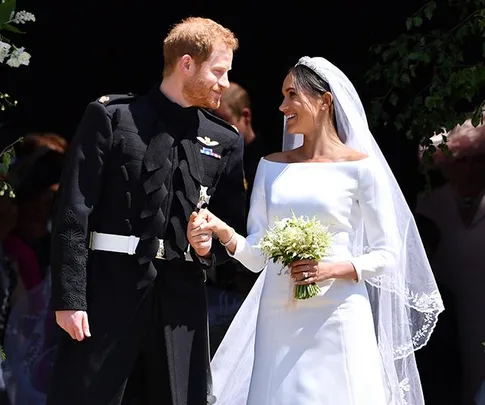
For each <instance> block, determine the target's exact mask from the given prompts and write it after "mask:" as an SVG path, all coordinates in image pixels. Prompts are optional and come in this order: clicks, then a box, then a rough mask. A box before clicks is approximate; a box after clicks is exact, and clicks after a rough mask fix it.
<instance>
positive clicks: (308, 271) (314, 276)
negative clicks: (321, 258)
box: [289, 260, 332, 285]
mask: <svg viewBox="0 0 485 405" xmlns="http://www.w3.org/2000/svg"><path fill="white" fill-rule="evenodd" d="M289 268H290V274H291V277H292V278H293V280H294V281H295V284H297V285H306V284H312V283H320V282H322V281H325V280H328V279H329V278H332V264H331V263H325V262H317V261H316V260H297V261H294V262H293V263H291V264H290V266H289Z"/></svg>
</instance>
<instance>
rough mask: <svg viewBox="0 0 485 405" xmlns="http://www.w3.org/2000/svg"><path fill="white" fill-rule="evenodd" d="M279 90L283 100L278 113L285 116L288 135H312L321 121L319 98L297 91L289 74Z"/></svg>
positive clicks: (320, 102) (320, 101)
mask: <svg viewBox="0 0 485 405" xmlns="http://www.w3.org/2000/svg"><path fill="white" fill-rule="evenodd" d="M281 90H282V93H283V97H284V98H283V102H282V103H281V105H280V111H281V112H282V113H283V114H285V117H286V129H287V131H288V133H290V134H310V133H312V131H313V129H314V128H315V125H316V123H317V122H318V120H319V119H321V110H322V100H321V98H318V97H315V96H313V95H311V94H308V93H306V92H303V91H300V90H298V89H297V86H296V85H295V81H294V78H293V75H292V74H291V73H290V74H288V75H287V76H286V78H285V80H284V82H283V86H282V89H281Z"/></svg>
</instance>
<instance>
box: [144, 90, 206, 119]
mask: <svg viewBox="0 0 485 405" xmlns="http://www.w3.org/2000/svg"><path fill="white" fill-rule="evenodd" d="M149 97H150V100H151V101H152V102H153V104H154V105H155V107H156V109H157V111H159V112H160V114H162V115H163V117H164V118H165V119H166V120H167V121H168V122H173V123H176V124H177V125H184V126H185V125H190V124H193V123H197V122H198V111H199V108H198V107H194V106H191V107H182V106H181V105H180V104H177V103H174V102H173V101H172V100H170V99H169V98H168V97H167V96H166V95H165V94H163V92H162V91H161V90H160V85H159V84H158V85H157V86H155V87H154V88H153V89H152V90H151V91H150V93H149Z"/></svg>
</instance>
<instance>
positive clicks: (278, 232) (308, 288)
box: [258, 212, 332, 299]
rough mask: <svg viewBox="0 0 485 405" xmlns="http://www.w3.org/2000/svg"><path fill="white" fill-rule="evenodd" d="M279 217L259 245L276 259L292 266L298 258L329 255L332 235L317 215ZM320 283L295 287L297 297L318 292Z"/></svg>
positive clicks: (305, 296)
mask: <svg viewBox="0 0 485 405" xmlns="http://www.w3.org/2000/svg"><path fill="white" fill-rule="evenodd" d="M292 214H293V215H292V217H291V218H284V219H282V220H276V221H275V223H274V226H273V227H272V228H270V229H269V230H268V231H267V232H266V234H265V235H264V236H263V238H261V240H260V242H259V244H258V247H259V248H260V249H261V251H262V252H263V254H264V255H265V256H266V257H267V258H269V259H270V260H272V261H273V263H277V262H278V263H281V264H282V265H283V267H288V265H290V264H291V263H293V262H294V261H296V260H304V259H310V260H316V261H320V260H321V259H322V258H323V257H325V256H327V254H328V250H329V247H330V243H331V237H332V235H331V234H330V233H329V232H328V229H327V227H325V226H323V225H322V224H321V223H320V221H319V220H318V219H316V218H315V217H313V218H311V219H310V218H308V217H306V216H305V217H303V216H300V217H296V215H295V213H294V212H292ZM319 291H320V288H319V287H318V285H317V284H315V283H312V284H307V285H297V286H295V298H297V299H307V298H311V297H314V296H315V295H317V294H318V292H319Z"/></svg>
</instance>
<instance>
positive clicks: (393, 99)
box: [389, 93, 399, 106]
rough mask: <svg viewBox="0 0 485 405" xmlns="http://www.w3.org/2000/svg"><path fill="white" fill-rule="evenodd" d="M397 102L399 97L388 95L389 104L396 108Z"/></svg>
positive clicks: (392, 94) (394, 94) (393, 94)
mask: <svg viewBox="0 0 485 405" xmlns="http://www.w3.org/2000/svg"><path fill="white" fill-rule="evenodd" d="M398 101H399V97H398V96H397V94H396V93H391V94H390V95H389V102H390V103H391V104H392V105H393V106H396V105H397V102H398Z"/></svg>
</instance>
